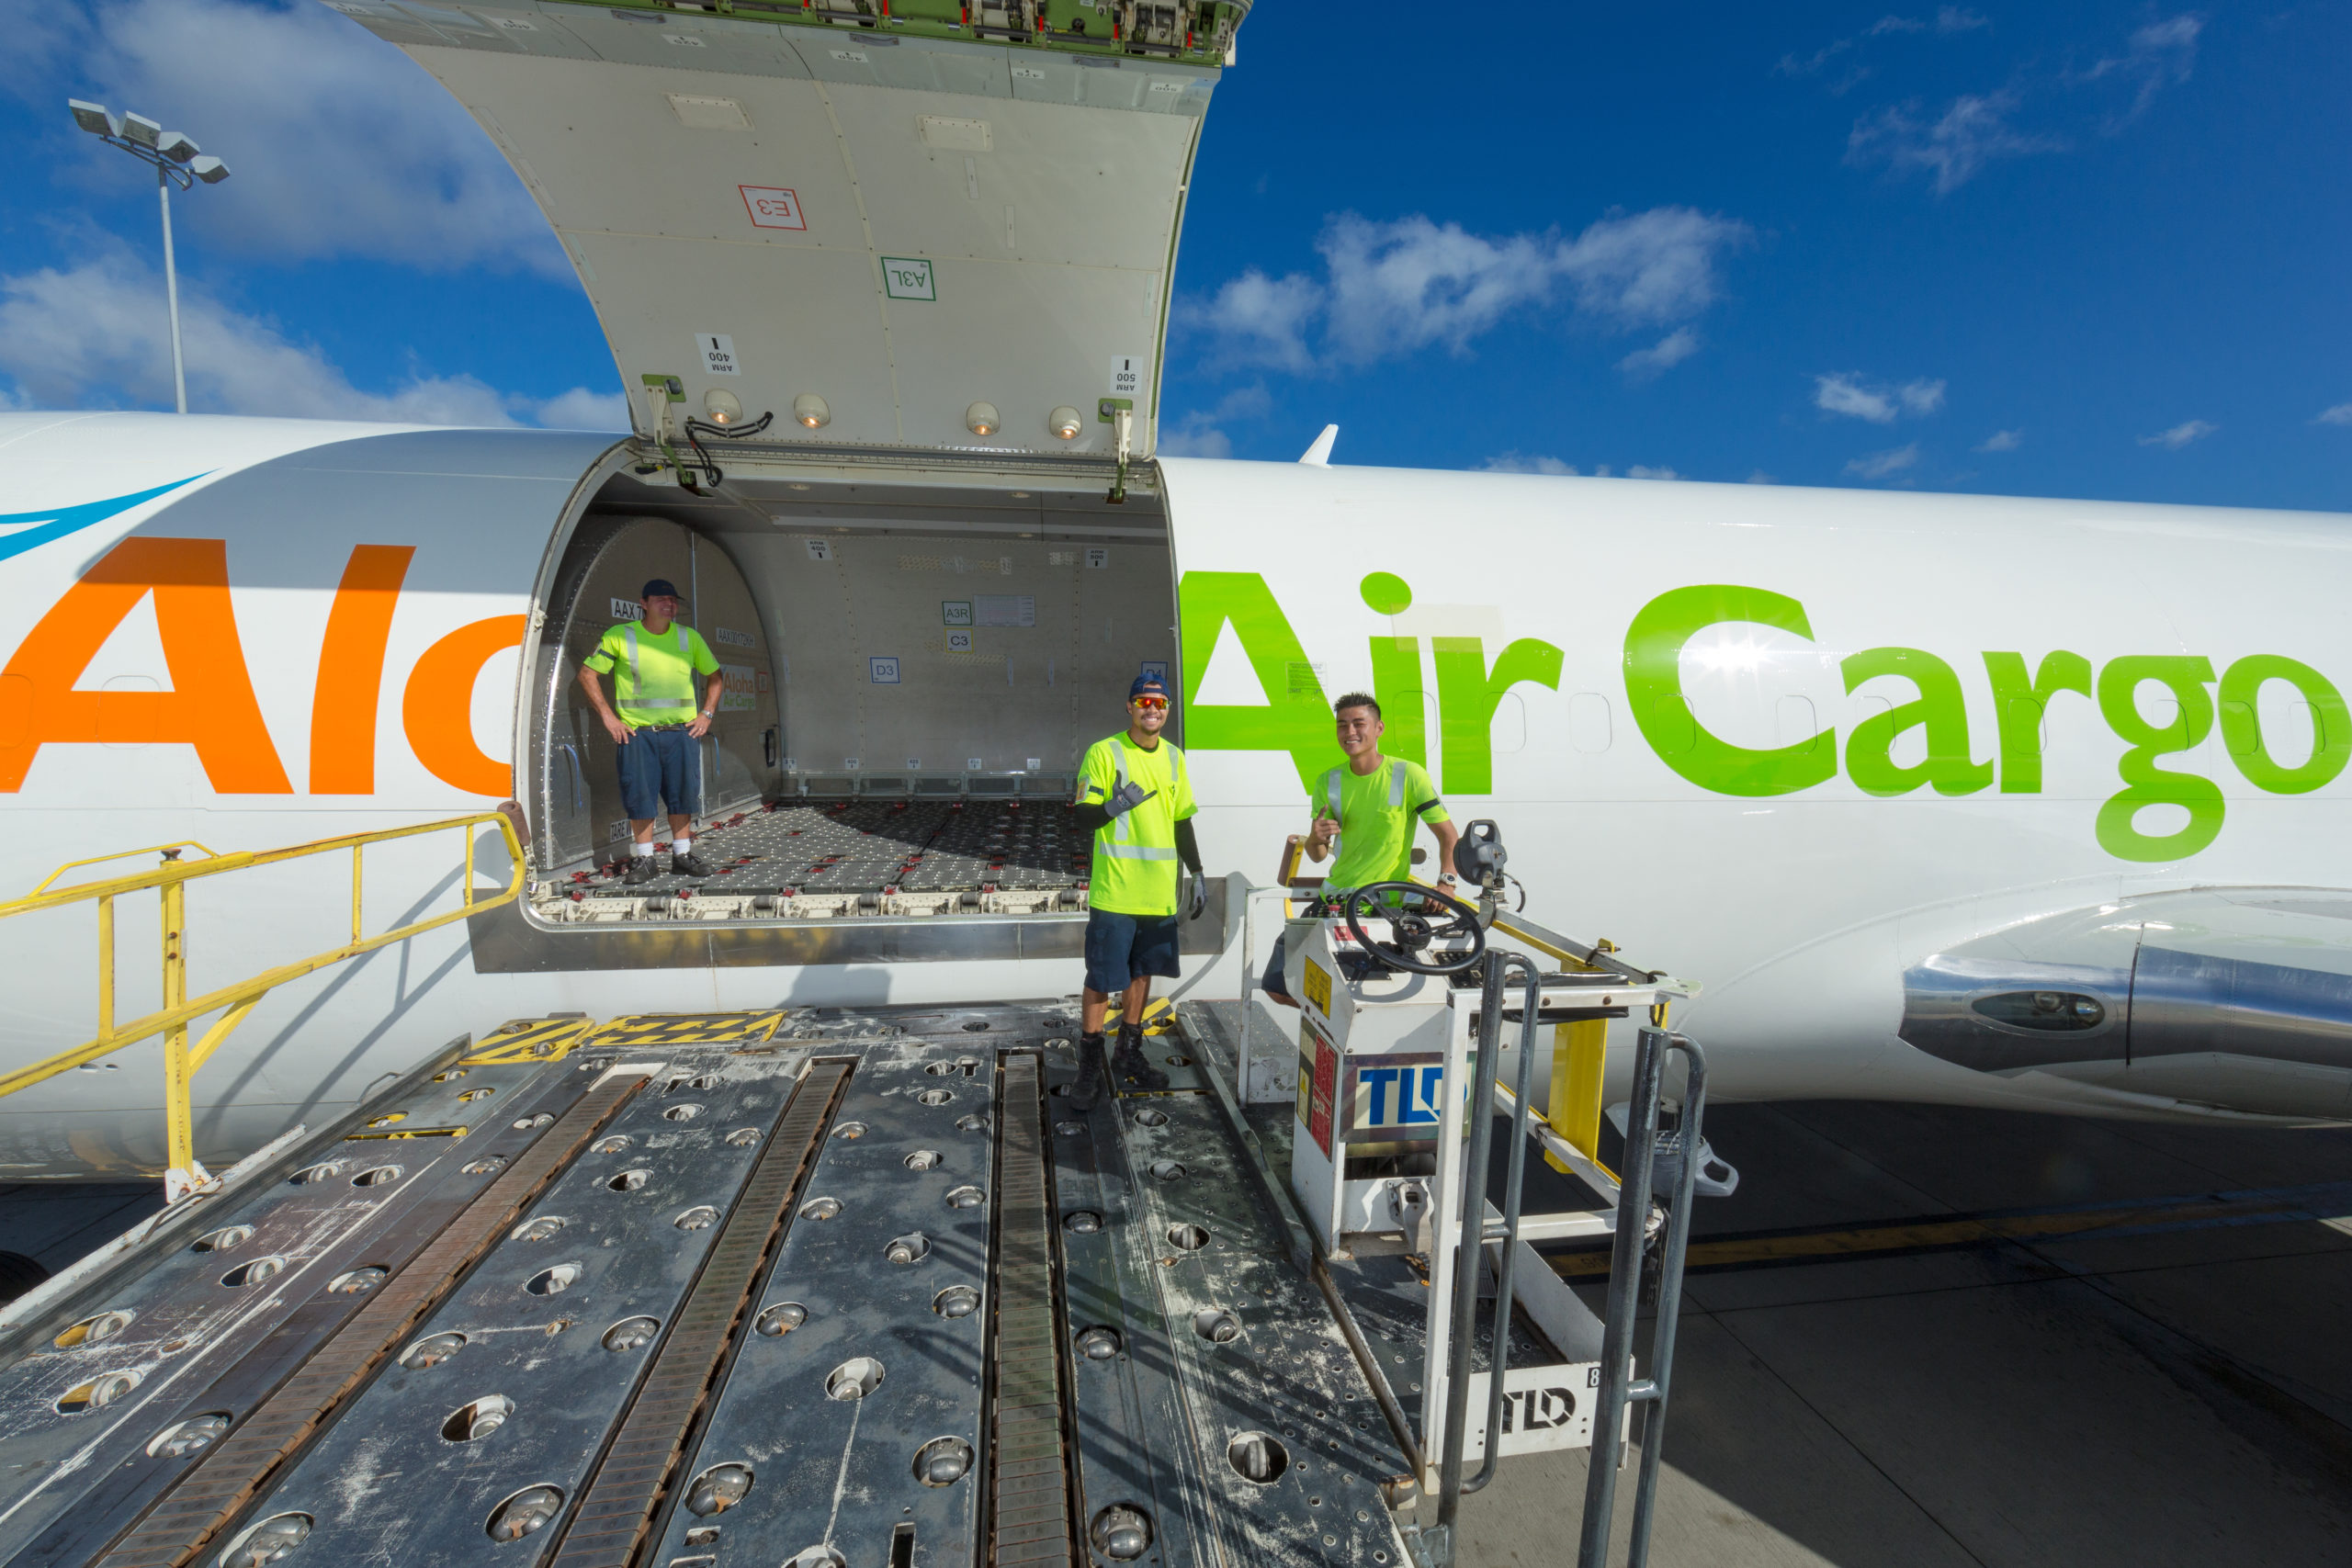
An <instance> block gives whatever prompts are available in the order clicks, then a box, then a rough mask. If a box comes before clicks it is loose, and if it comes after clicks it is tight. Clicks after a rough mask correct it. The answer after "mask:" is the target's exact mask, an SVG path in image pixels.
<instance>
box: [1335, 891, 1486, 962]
mask: <svg viewBox="0 0 2352 1568" xmlns="http://www.w3.org/2000/svg"><path fill="white" fill-rule="evenodd" d="M1389 893H1397V894H1401V895H1403V896H1404V897H1405V898H1406V899H1407V900H1409V901H1410V902H1411V903H1415V904H1419V905H1420V906H1422V908H1408V907H1404V906H1398V905H1391V906H1387V907H1385V908H1383V909H1374V908H1373V904H1374V900H1375V899H1377V898H1379V897H1381V896H1382V895H1384V894H1389ZM1366 915H1373V916H1374V917H1375V918H1379V919H1386V920H1387V921H1388V923H1389V926H1390V928H1391V929H1392V930H1393V931H1395V932H1396V940H1395V941H1394V942H1374V941H1373V940H1372V938H1371V937H1369V936H1367V935H1365V934H1364V929H1363V918H1364V917H1365V916H1366ZM1340 919H1342V920H1344V921H1345V922H1346V924H1347V928H1348V934H1349V935H1350V936H1351V937H1353V938H1355V940H1356V944H1357V945H1358V946H1360V947H1362V948H1363V950H1364V951H1365V952H1366V953H1370V954H1372V956H1373V957H1374V958H1376V959H1378V960H1379V961H1380V962H1381V963H1383V964H1386V965H1387V966H1388V967H1389V968H1391V969H1402V970H1405V971H1407V972H1408V973H1410V974H1414V975H1459V974H1461V973H1462V972H1463V971H1464V970H1465V969H1467V968H1469V967H1470V966H1471V965H1473V964H1476V963H1477V962H1478V960H1479V958H1480V956H1481V955H1483V954H1484V953H1486V951H1487V929H1486V928H1485V927H1484V926H1482V925H1480V924H1479V923H1478V911H1477V910H1476V908H1472V907H1471V906H1470V905H1468V904H1465V903H1464V902H1463V901H1462V900H1461V899H1459V898H1455V897H1450V896H1448V895H1446V894H1443V893H1440V892H1438V891H1437V890H1436V889H1434V888H1430V887H1424V886H1421V885H1420V884H1419V883H1418V882H1374V883H1367V884H1366V885H1365V886H1362V887H1359V888H1357V889H1355V890H1354V891H1353V892H1351V893H1350V894H1349V895H1348V896H1347V897H1346V899H1345V901H1344V902H1342V903H1341V904H1340ZM1458 936H1467V937H1468V938H1469V939H1470V945H1469V946H1468V947H1467V948H1465V949H1464V950H1463V951H1462V952H1460V953H1446V954H1445V955H1443V956H1442V958H1439V959H1436V960H1430V959H1426V958H1423V957H1421V956H1420V954H1421V953H1422V952H1423V951H1424V950H1426V949H1427V948H1428V947H1429V946H1430V944H1431V943H1433V942H1439V941H1441V940H1442V939H1445V938H1448V937H1458Z"/></svg>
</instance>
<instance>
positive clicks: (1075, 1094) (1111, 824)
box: [1069, 674, 1208, 1111]
mask: <svg viewBox="0 0 2352 1568" xmlns="http://www.w3.org/2000/svg"><path fill="white" fill-rule="evenodd" d="M1167 723H1168V688H1167V686H1166V684H1165V683H1163V682H1161V681H1160V679H1159V676H1157V675H1150V674H1145V675H1139V676H1137V677H1136V682H1135V684H1134V685H1133V686H1132V687H1130V688H1129V689H1128V692H1127V728H1125V730H1124V731H1122V732H1121V733H1119V734H1117V735H1114V736H1111V737H1109V738H1108V739H1103V740H1098V741H1096V742H1095V743H1094V744H1093V745H1092V746H1091V747H1089V748H1087V751H1086V761H1084V762H1082V763H1081V764H1080V770H1079V782H1078V799H1077V801H1076V803H1075V807H1074V810H1073V812H1072V815H1073V816H1075V817H1076V818H1077V819H1078V825H1079V827H1080V829H1082V830H1083V831H1086V832H1089V833H1091V834H1092V835H1093V836H1094V863H1093V870H1092V874H1091V876H1090V877H1089V878H1088V881H1087V906H1088V914H1087V919H1086V989H1085V992H1084V995H1083V998H1081V999H1082V1002H1083V1016H1082V1018H1081V1024H1082V1028H1081V1030H1080V1038H1079V1043H1078V1082H1077V1083H1076V1084H1074V1085H1072V1086H1071V1088H1070V1093H1069V1099H1070V1104H1071V1105H1072V1106H1074V1107H1076V1108H1077V1109H1078V1110H1080V1111H1088V1110H1091V1109H1092V1108H1093V1106H1094V1102H1095V1101H1096V1100H1098V1099H1100V1098H1101V1096H1102V1093H1103V1022H1104V1021H1105V1019H1106V1018H1107V1016H1108V1014H1109V1012H1110V1010H1111V998H1114V997H1116V998H1120V1013H1119V1020H1120V1021H1119V1046H1118V1055H1117V1058H1116V1060H1115V1061H1114V1063H1113V1064H1112V1071H1113V1073H1114V1075H1115V1076H1116V1077H1118V1079H1119V1081H1120V1082H1122V1083H1124V1084H1125V1085H1126V1086H1128V1087H1129V1088H1134V1089H1166V1088H1167V1087H1168V1075H1167V1074H1166V1073H1164V1072H1161V1071H1160V1070H1159V1068H1157V1067H1155V1066H1152V1065H1151V1062H1150V1059H1149V1058H1148V1057H1147V1056H1146V1055H1144V1054H1143V1009H1144V1003H1145V1002H1146V1001H1147V1000H1148V999H1149V998H1150V996H1151V977H1152V976H1155V975H1161V976H1167V977H1168V978H1170V979H1174V978H1175V976H1176V972H1177V964H1176V948H1177V920H1176V908H1177V902H1178V900H1177V892H1178V880H1179V879H1178V876H1177V871H1176V866H1177V863H1178V860H1179V859H1180V858H1181V859H1182V863H1184V865H1186V866H1187V867H1189V868H1190V869H1191V871H1192V873H1193V888H1192V894H1191V903H1192V915H1193V919H1199V918H1200V916H1201V911H1202V910H1203V909H1204V908H1206V907H1207V904H1208V888H1207V886H1206V883H1205V882H1204V879H1203V877H1202V874H1201V851H1200V846H1199V845H1198V844H1196V843H1195V842H1193V822H1192V818H1193V814H1194V813H1195V812H1196V811H1198V810H1199V809H1200V808H1199V807H1197V806H1196V805H1195V804H1194V803H1193V781H1192V776H1191V775H1190V774H1189V773H1187V772H1186V771H1185V768H1184V753H1183V752H1182V751H1180V750H1177V749H1176V744H1175V742H1173V741H1171V740H1166V739H1161V737H1160V733H1159V732H1160V730H1161V729H1162V728H1165V727H1166V726H1167Z"/></svg>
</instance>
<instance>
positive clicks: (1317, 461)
mask: <svg viewBox="0 0 2352 1568" xmlns="http://www.w3.org/2000/svg"><path fill="white" fill-rule="evenodd" d="M1339 438H1340V427H1339V426H1338V425H1336V424H1327V425H1325V426H1324V427H1323V434H1320V435H1318V436H1317V437H1316V438H1315V445H1314V446H1309V447H1308V448H1307V449H1306V455H1305V456H1304V457H1300V458H1299V461H1300V462H1302V463H1305V464H1306V466H1307V467H1309V468H1329V467H1330V466H1331V443H1332V442H1334V441H1337V440H1338V439H1339Z"/></svg>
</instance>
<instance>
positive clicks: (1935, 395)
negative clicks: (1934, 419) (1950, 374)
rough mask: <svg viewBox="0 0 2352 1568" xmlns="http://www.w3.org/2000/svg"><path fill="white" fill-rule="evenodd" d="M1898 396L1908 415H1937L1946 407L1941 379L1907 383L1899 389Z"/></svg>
mask: <svg viewBox="0 0 2352 1568" xmlns="http://www.w3.org/2000/svg"><path fill="white" fill-rule="evenodd" d="M1897 395H1898V396H1899V397H1901V398H1902V400H1903V408H1904V412H1906V413H1916V414H1930V413H1935V412H1939V411H1940V410H1941V409H1942V408H1943V406H1944V383H1943V382H1942V381H1941V380H1940V379H1939V380H1934V381H1926V380H1921V381H1905V382H1904V383H1903V385H1902V387H1901V388H1900V389H1898V391H1897Z"/></svg>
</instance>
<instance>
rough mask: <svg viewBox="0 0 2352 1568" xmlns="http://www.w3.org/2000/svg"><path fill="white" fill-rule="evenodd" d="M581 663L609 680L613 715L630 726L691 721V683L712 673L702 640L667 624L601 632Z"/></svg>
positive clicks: (626, 624)
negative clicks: (660, 627)
mask: <svg viewBox="0 0 2352 1568" xmlns="http://www.w3.org/2000/svg"><path fill="white" fill-rule="evenodd" d="M580 662H581V663H582V664H584V665H586V666H587V667H588V668H589V669H591V670H594V671H596V673H598V674H599V675H611V676H612V677H613V711H614V712H616V713H617V714H619V715H620V716H621V717H622V718H623V719H625V720H627V721H628V723H630V724H685V723H688V722H690V721H692V719H693V718H694V716H695V676H696V675H697V674H701V675H713V674H716V673H718V660H717V659H716V658H714V657H713V656H712V654H711V651H710V645H709V644H707V643H706V642H704V641H703V640H702V634H701V633H700V632H697V631H696V630H695V629H694V627H692V626H683V625H680V624H679V623H678V622H675V621H673V622H671V623H670V629H669V630H667V631H664V632H659V633H656V632H650V631H647V630H646V629H645V628H644V627H643V626H639V625H638V624H637V623H636V622H635V621H623V622H622V623H621V624H620V625H618V626H613V627H611V628H609V629H607V630H606V631H605V635H604V637H603V638H602V639H600V640H599V641H598V642H597V644H596V651H595V652H594V653H592V654H590V655H589V656H588V657H587V658H585V659H583V660H581V661H580Z"/></svg>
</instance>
